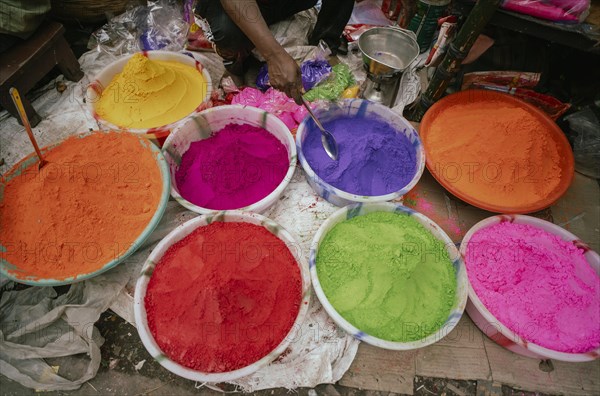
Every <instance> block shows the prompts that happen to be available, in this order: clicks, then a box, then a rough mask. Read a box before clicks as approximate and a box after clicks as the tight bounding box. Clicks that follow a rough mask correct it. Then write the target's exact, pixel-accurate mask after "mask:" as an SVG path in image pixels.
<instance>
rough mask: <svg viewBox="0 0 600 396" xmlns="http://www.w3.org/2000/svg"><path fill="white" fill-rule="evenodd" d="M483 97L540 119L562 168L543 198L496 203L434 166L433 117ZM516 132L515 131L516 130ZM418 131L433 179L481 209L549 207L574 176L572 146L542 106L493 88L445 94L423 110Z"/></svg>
mask: <svg viewBox="0 0 600 396" xmlns="http://www.w3.org/2000/svg"><path fill="white" fill-rule="evenodd" d="M482 101H493V102H496V103H497V102H504V103H506V104H507V105H510V106H516V107H520V108H522V109H525V110H527V111H528V112H529V113H530V114H532V115H534V116H535V117H536V118H537V119H538V120H539V121H540V123H541V124H542V125H543V126H544V127H545V130H544V131H543V132H542V133H546V134H547V136H548V138H550V139H552V140H553V141H554V142H555V144H556V148H557V150H558V154H559V157H560V162H559V167H560V169H561V178H560V181H559V184H558V185H557V186H556V188H554V189H553V190H552V191H551V193H550V194H548V195H547V196H546V197H545V198H543V199H538V200H535V201H531V202H527V203H522V204H521V205H512V206H511V205H510V204H509V203H507V204H506V205H498V204H495V203H490V202H486V200H485V197H482V196H477V194H469V193H467V192H465V191H462V190H461V189H460V187H459V186H457V185H455V184H453V183H451V182H450V181H449V180H448V178H446V177H444V167H443V166H436V165H435V164H440V163H441V161H440V159H439V158H436V156H435V155H433V154H432V146H431V142H430V140H429V139H428V133H429V132H430V131H431V126H432V124H433V121H434V120H439V118H440V117H444V112H445V111H446V110H447V109H448V108H450V107H451V106H455V105H469V104H474V103H481V102H482ZM517 132H518V131H517ZM419 134H420V136H421V139H422V141H423V146H424V149H425V153H426V156H425V157H426V166H427V169H429V172H431V174H432V175H433V177H435V179H436V180H437V181H438V182H439V183H440V184H441V185H442V186H443V187H444V188H445V189H446V190H448V191H449V192H450V193H452V194H453V195H455V196H456V197H458V198H460V199H461V200H463V201H465V202H467V203H469V204H471V205H473V206H476V207H478V208H480V209H484V210H487V211H490V212H497V213H506V214H523V213H531V212H535V211H538V210H542V209H544V208H547V207H549V206H550V205H552V204H553V203H555V202H556V201H557V200H558V199H559V198H560V197H561V196H562V195H563V194H564V193H565V192H566V191H567V189H568V188H569V186H570V185H571V182H572V180H573V175H574V159H573V152H572V150H571V146H570V145H569V142H568V141H567V138H566V137H565V135H564V133H563V132H562V130H561V129H560V128H559V127H558V125H556V123H555V122H554V121H553V120H552V119H551V118H550V117H549V116H547V115H546V114H545V113H544V112H543V111H542V110H540V109H538V108H536V107H534V106H532V105H530V104H529V103H525V102H523V101H521V100H519V99H516V98H515V97H513V96H511V95H508V94H504V93H500V92H494V91H485V90H467V91H461V92H457V93H454V94H451V95H448V96H446V97H445V98H443V99H441V100H439V101H438V102H436V103H435V104H434V105H433V106H432V107H431V108H430V109H429V110H428V111H427V113H426V114H425V117H423V120H422V122H421V127H420V131H419Z"/></svg>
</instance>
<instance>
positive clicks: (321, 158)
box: [302, 117, 417, 196]
mask: <svg viewBox="0 0 600 396" xmlns="http://www.w3.org/2000/svg"><path fill="white" fill-rule="evenodd" d="M307 125H310V127H309V128H307V130H306V134H307V135H306V138H305V140H304V142H303V145H302V150H303V153H304V156H305V158H306V161H307V162H308V164H309V165H310V167H311V168H312V169H313V170H314V172H315V173H316V174H317V175H318V176H319V177H320V178H321V179H322V180H324V181H325V182H327V183H329V184H331V185H332V186H334V187H336V188H339V189H340V190H342V191H345V192H348V193H351V194H357V195H370V196H372V195H385V194H390V193H393V192H396V191H399V190H401V189H402V188H403V187H405V186H406V185H407V184H408V183H410V181H411V180H412V178H413V177H414V175H415V173H416V170H417V157H416V155H417V154H416V150H415V148H414V146H413V145H412V143H411V142H410V140H409V139H408V138H407V137H406V136H405V135H404V134H403V133H399V132H398V131H397V130H396V129H395V128H394V127H393V126H392V125H390V124H389V123H387V122H385V121H383V120H381V119H379V118H375V117H340V118H337V119H335V120H332V121H329V122H325V123H324V124H323V125H324V127H325V129H327V130H329V131H330V132H331V133H332V134H333V135H334V136H335V140H336V141H337V143H338V153H339V157H338V160H337V161H333V160H332V159H331V158H329V156H328V155H327V153H326V152H325V149H324V148H323V145H322V143H321V132H320V131H319V130H318V129H317V127H316V125H314V123H313V122H312V121H311V122H310V123H308V124H307Z"/></svg>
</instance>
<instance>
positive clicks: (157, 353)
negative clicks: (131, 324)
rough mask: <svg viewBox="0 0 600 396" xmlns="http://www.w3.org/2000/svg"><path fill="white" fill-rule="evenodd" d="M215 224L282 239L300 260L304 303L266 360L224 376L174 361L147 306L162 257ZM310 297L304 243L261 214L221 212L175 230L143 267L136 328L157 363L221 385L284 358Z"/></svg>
mask: <svg viewBox="0 0 600 396" xmlns="http://www.w3.org/2000/svg"><path fill="white" fill-rule="evenodd" d="M213 222H245V223H250V224H255V225H259V226H262V227H264V228H266V229H267V230H269V231H270V232H271V233H272V234H273V235H275V236H276V237H278V238H279V239H280V240H282V241H283V242H284V243H285V244H286V246H287V247H288V249H289V250H290V252H291V253H292V255H293V256H294V259H295V260H296V263H297V264H298V267H299V268H300V276H301V278H302V301H301V302H300V309H299V310H298V315H297V316H296V320H295V321H294V324H293V325H292V328H291V329H290V331H289V332H288V334H287V335H286V337H285V338H284V339H283V340H282V341H281V342H280V343H279V345H277V347H276V348H275V349H274V350H273V351H271V352H270V353H269V354H267V355H266V356H264V357H262V358H261V359H260V360H258V361H256V362H254V363H252V364H250V365H248V366H245V367H242V368H240V369H237V370H233V371H227V372H221V373H204V372H200V371H197V370H193V369H191V368H188V367H185V366H183V365H181V364H179V363H177V362H175V361H173V360H171V359H170V358H169V357H168V356H167V355H166V354H165V353H164V352H163V351H162V350H161V349H160V347H159V346H158V344H157V343H156V341H155V340H154V337H153V336H152V333H151V332H150V329H149V328H148V321H147V316H146V308H145V306H144V298H145V296H146V290H147V287H148V282H149V281H150V277H151V276H152V272H153V271H154V268H155V266H156V264H157V263H158V262H159V261H160V259H161V258H162V256H163V255H164V254H165V253H166V251H167V250H168V249H169V248H170V247H171V246H172V245H173V244H175V243H177V242H179V241H180V240H182V239H183V238H185V237H186V236H188V235H189V234H191V233H192V232H193V231H194V230H196V229H197V228H199V227H203V226H206V225H208V224H211V223H213ZM310 296H311V286H310V275H309V271H308V264H307V263H306V260H305V258H304V256H303V255H302V250H301V249H300V244H299V243H298V242H297V241H296V240H295V239H294V237H292V235H291V234H290V233H289V232H288V231H287V230H286V229H284V228H283V227H282V226H280V225H279V224H278V223H276V222H274V221H273V220H271V219H269V218H267V217H265V216H262V215H259V214H257V213H250V212H242V211H237V210H232V211H221V212H217V213H214V214H212V215H204V216H199V217H196V218H194V219H191V220H189V221H187V222H186V223H184V224H182V225H180V226H178V227H177V228H175V229H174V230H173V231H171V232H170V233H169V234H168V235H167V236H166V237H165V238H163V239H162V240H161V241H160V242H159V244H158V245H157V246H156V248H154V250H153V251H152V253H151V254H150V256H149V257H148V259H147V260H146V263H145V264H144V267H143V268H142V271H141V273H140V276H139V278H138V280H137V283H136V286H135V296H134V306H133V309H134V314H135V323H136V327H137V330H138V333H139V335H140V338H141V340H142V343H143V344H144V347H145V348H146V350H147V351H148V353H149V354H150V355H151V356H152V357H153V358H154V359H155V360H156V361H157V362H159V363H160V365H161V366H163V367H164V368H166V369H167V370H169V371H171V372H172V373H174V374H177V375H179V376H181V377H183V378H187V379H189V380H192V381H199V382H212V383H218V382H224V381H233V380H236V379H238V378H242V377H245V376H248V375H250V374H252V373H254V372H256V371H257V370H259V369H260V368H262V367H265V366H266V365H268V364H269V363H271V362H272V361H274V360H275V359H276V358H277V357H278V356H279V355H281V354H282V353H283V352H284V351H285V350H286V348H287V347H288V345H289V344H290V343H291V342H292V341H293V340H295V339H297V337H298V335H299V334H300V332H301V325H302V323H303V322H304V319H305V317H306V314H307V312H308V309H309V304H310Z"/></svg>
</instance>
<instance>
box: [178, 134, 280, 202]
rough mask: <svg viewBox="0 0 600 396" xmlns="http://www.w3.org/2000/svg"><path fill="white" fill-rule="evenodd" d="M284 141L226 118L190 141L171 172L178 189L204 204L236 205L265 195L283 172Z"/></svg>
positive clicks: (276, 183) (271, 189)
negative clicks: (206, 134) (217, 127)
mask: <svg viewBox="0 0 600 396" xmlns="http://www.w3.org/2000/svg"><path fill="white" fill-rule="evenodd" d="M289 165H290V161H289V158H288V151H287V149H286V148H285V146H284V145H283V144H282V143H281V142H280V141H279V140H278V139H277V138H276V137H275V136H273V135H272V134H271V133H269V132H268V131H267V130H265V129H263V128H259V127H255V126H251V125H248V124H241V125H239V124H229V125H227V126H226V127H225V128H223V129H221V130H220V131H218V132H216V133H214V134H213V135H212V136H211V137H210V138H208V139H204V140H199V141H196V142H193V143H192V144H191V145H190V147H189V149H188V150H187V151H186V152H185V153H184V154H183V157H182V158H181V164H180V165H179V169H178V170H177V173H176V174H175V181H176V182H177V189H178V190H179V194H181V196H182V197H183V198H185V199H186V200H188V201H189V202H191V203H193V204H195V205H198V206H201V207H203V208H207V209H217V210H227V209H239V208H243V207H244V206H248V205H251V204H254V203H256V202H258V201H260V200H261V199H263V198H264V197H266V196H267V195H269V194H270V193H271V192H272V191H273V190H275V188H277V186H278V185H279V183H281V181H282V180H283V178H284V177H285V174H286V173H287V170H288V168H289Z"/></svg>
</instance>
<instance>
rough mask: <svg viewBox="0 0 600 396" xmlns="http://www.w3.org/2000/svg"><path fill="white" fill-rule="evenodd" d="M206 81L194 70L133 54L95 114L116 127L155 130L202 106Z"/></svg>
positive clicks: (104, 93) (101, 99) (105, 92)
mask: <svg viewBox="0 0 600 396" xmlns="http://www.w3.org/2000/svg"><path fill="white" fill-rule="evenodd" d="M206 85H207V84H206V80H205V79H204V77H203V76H202V73H201V72H200V71H198V70H197V69H196V68H194V67H192V66H189V65H184V64H182V63H179V62H171V61H161V60H151V59H148V58H147V57H146V56H144V55H142V54H139V53H138V54H135V55H134V56H133V57H132V58H131V59H130V60H129V61H128V62H127V64H126V65H125V67H124V68H123V71H122V72H121V73H119V74H117V75H116V76H115V77H114V78H113V80H112V81H111V82H110V84H109V85H108V87H106V89H105V90H104V91H103V92H102V95H101V97H100V99H99V101H98V103H96V107H95V108H96V112H97V113H98V115H99V116H100V117H101V118H103V119H105V120H107V121H109V122H111V123H112V124H115V125H117V126H119V127H126V128H136V129H145V128H155V127H160V126H163V125H167V124H170V123H172V122H175V121H178V120H180V119H182V118H183V117H185V116H187V115H188V114H190V113H191V112H192V111H194V109H196V108H197V107H198V105H200V103H202V101H203V99H204V96H205V95H206V90H207V86H206Z"/></svg>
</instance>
